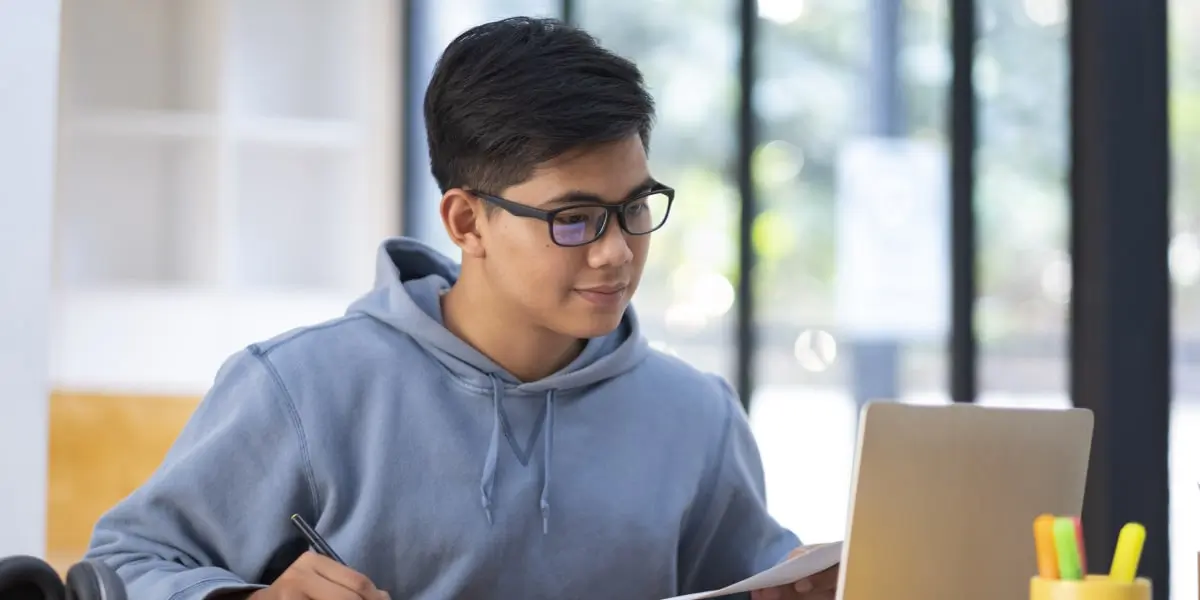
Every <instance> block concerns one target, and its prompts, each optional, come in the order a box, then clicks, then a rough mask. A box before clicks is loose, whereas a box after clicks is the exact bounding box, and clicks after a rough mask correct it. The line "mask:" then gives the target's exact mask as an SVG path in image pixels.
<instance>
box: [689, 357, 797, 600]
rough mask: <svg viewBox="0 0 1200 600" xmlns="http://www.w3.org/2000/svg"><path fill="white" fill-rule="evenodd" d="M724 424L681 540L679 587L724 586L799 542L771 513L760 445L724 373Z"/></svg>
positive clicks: (761, 567) (773, 561) (767, 565)
mask: <svg viewBox="0 0 1200 600" xmlns="http://www.w3.org/2000/svg"><path fill="white" fill-rule="evenodd" d="M719 381H720V386H721V389H722V391H723V392H724V396H725V398H726V400H727V402H726V417H725V427H724V431H723V433H722V435H721V439H720V442H719V444H718V448H719V450H718V454H717V455H716V456H715V457H714V459H713V461H712V462H713V466H712V467H711V468H710V471H709V475H708V478H707V481H705V482H704V484H703V485H702V487H701V488H700V494H701V496H700V497H699V498H697V499H696V511H695V513H694V514H693V516H692V517H691V518H690V519H689V521H688V527H687V529H685V532H684V539H683V544H682V546H681V553H680V564H679V569H680V570H679V578H680V587H681V589H680V592H681V593H693V592H699V591H706V590H712V589H719V588H723V587H725V586H727V585H730V584H732V583H736V582H738V581H741V580H742V579H745V578H747V577H749V576H751V575H753V574H755V573H758V572H759V571H762V570H765V569H767V568H770V567H772V566H774V565H775V564H777V563H779V562H780V561H781V560H783V558H784V557H785V556H787V554H788V553H789V552H791V551H792V550H793V549H794V548H795V547H796V546H798V545H799V544H800V541H799V540H798V539H797V538H796V536H795V535H794V534H792V532H790V531H788V530H787V529H785V528H784V527H782V526H781V525H779V523H777V522H776V521H775V519H774V518H772V517H771V515H770V514H768V513H767V505H766V491H765V490H766V484H765V483H764V481H763V468H762V460H761V458H760V457H759V453H758V445H757V444H756V443H755V441H754V435H753V434H752V433H751V432H750V423H749V421H748V420H747V418H746V412H745V410H744V409H743V408H742V406H741V403H739V402H738V401H737V396H736V394H735V393H734V391H733V390H732V389H731V388H730V387H729V384H728V383H726V382H725V380H724V379H719Z"/></svg>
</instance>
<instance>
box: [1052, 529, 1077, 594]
mask: <svg viewBox="0 0 1200 600" xmlns="http://www.w3.org/2000/svg"><path fill="white" fill-rule="evenodd" d="M1077 543H1078V542H1077V541H1076V537H1075V523H1074V521H1072V520H1071V519H1068V518H1063V517H1059V518H1057V519H1055V520H1054V547H1055V549H1056V550H1057V551H1058V575H1059V577H1060V578H1062V580H1063V581H1079V580H1080V579H1083V571H1082V570H1081V569H1080V566H1079V548H1078V547H1077V546H1076V544H1077Z"/></svg>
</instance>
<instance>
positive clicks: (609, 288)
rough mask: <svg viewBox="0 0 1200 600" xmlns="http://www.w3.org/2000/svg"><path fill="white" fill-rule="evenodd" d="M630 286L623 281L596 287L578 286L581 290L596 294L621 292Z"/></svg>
mask: <svg viewBox="0 0 1200 600" xmlns="http://www.w3.org/2000/svg"><path fill="white" fill-rule="evenodd" d="M627 287H629V286H628V285H626V284H623V283H614V284H609V285H598V286H595V287H586V288H576V289H577V290H578V291H580V292H591V293H594V294H619V293H621V292H623V291H625V288H627Z"/></svg>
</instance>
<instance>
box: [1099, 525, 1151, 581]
mask: <svg viewBox="0 0 1200 600" xmlns="http://www.w3.org/2000/svg"><path fill="white" fill-rule="evenodd" d="M1145 542H1146V528H1145V527H1142V525H1141V524H1140V523H1126V524H1125V526H1124V527H1122V528H1121V534H1120V535H1119V536H1117V549H1116V550H1115V551H1114V552H1113V559H1112V568H1111V569H1109V572H1108V578H1109V579H1111V580H1112V581H1118V582H1122V583H1132V582H1133V580H1134V579H1136V578H1137V569H1138V562H1139V561H1140V560H1141V559H1142V545H1143V544H1144V543H1145Z"/></svg>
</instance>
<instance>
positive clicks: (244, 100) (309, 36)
mask: <svg viewBox="0 0 1200 600" xmlns="http://www.w3.org/2000/svg"><path fill="white" fill-rule="evenodd" d="M369 3H370V4H376V5H377V4H379V3H378V2H375V1H374V0H370V2H369ZM367 4H368V3H365V2H364V1H363V0H355V1H346V0H342V1H340V2H339V1H337V0H251V1H240V2H234V3H232V4H231V5H230V8H231V10H232V14H231V15H230V21H231V29H230V33H231V39H230V40H229V43H230V51H231V64H230V73H231V80H230V84H231V89H230V98H231V101H232V104H233V107H232V108H233V110H234V111H235V112H236V113H239V114H246V115H253V116H283V117H293V118H302V119H305V118H306V119H339V118H348V117H351V116H353V115H354V114H355V113H356V112H357V110H358V108H357V107H358V105H359V104H358V101H357V98H356V96H358V95H359V93H360V92H361V90H362V88H363V87H364V83H365V82H366V80H367V68H366V66H367V63H365V62H364V61H363V60H361V56H356V55H355V53H354V50H355V48H356V46H355V44H354V43H353V42H354V41H355V40H358V39H360V38H362V37H363V35H364V32H365V31H366V25H367V24H366V22H365V21H364V18H369V15H368V14H367V12H366V11H365V10H364V9H365V8H366V7H367ZM372 75H374V74H372Z"/></svg>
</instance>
